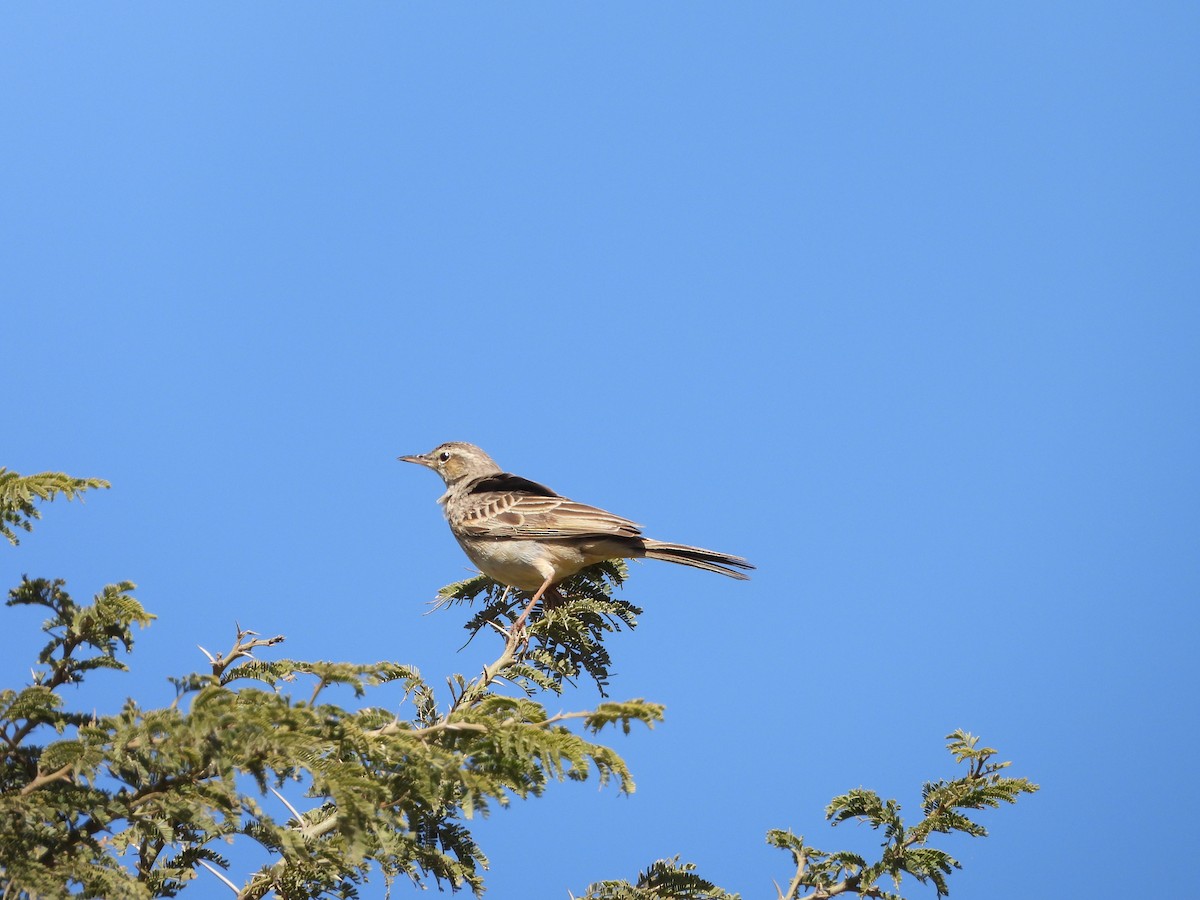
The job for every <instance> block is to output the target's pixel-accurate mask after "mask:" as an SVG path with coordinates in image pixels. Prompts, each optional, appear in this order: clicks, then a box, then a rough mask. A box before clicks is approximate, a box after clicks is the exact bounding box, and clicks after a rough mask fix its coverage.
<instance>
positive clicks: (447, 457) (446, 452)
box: [438, 450, 450, 462]
mask: <svg viewBox="0 0 1200 900" xmlns="http://www.w3.org/2000/svg"><path fill="white" fill-rule="evenodd" d="M438 459H439V460H441V461H442V462H449V461H450V451H449V450H443V451H442V452H441V453H439V454H438Z"/></svg>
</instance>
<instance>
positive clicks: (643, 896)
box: [579, 856, 741, 900]
mask: <svg viewBox="0 0 1200 900" xmlns="http://www.w3.org/2000/svg"><path fill="white" fill-rule="evenodd" d="M579 900H741V895H740V894H730V893H728V892H726V891H723V890H721V889H720V888H719V887H717V886H716V885H715V884H713V883H712V882H711V881H707V880H705V879H703V878H701V877H700V876H699V875H697V874H696V866H695V864H694V863H681V862H680V861H679V857H678V856H676V857H675V858H674V859H660V860H658V861H657V862H653V863H651V864H650V865H649V866H647V867H646V871H645V872H639V873H638V877H637V881H635V882H634V883H633V884H630V883H629V882H627V881H600V882H597V883H596V884H592V885H588V889H587V893H586V894H584V895H583V896H582V897H581V898H579Z"/></svg>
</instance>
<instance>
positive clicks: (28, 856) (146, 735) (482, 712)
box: [0, 470, 1036, 900]
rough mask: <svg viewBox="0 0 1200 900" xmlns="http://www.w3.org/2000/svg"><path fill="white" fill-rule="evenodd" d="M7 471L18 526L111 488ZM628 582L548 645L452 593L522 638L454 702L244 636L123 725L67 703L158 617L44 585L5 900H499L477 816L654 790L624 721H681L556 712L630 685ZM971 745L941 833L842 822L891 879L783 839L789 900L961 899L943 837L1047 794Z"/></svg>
mask: <svg viewBox="0 0 1200 900" xmlns="http://www.w3.org/2000/svg"><path fill="white" fill-rule="evenodd" d="M0 474H3V475H5V476H6V480H5V481H4V484H5V490H4V493H2V494H0V513H2V514H3V521H4V522H5V523H9V524H16V525H19V526H20V527H23V528H25V529H26V530H28V526H29V523H30V522H31V521H32V520H33V519H35V518H36V517H37V516H36V510H32V512H31V507H29V503H31V502H32V499H33V498H36V499H43V500H48V499H51V498H52V497H53V496H54V495H55V494H64V495H66V496H68V497H70V496H73V495H74V493H77V492H78V491H80V490H84V489H86V488H88V487H96V486H102V485H103V484H104V483H103V482H100V481H99V480H96V479H69V478H67V477H66V476H60V475H54V476H46V475H39V476H30V478H29V479H25V480H24V481H32V484H29V483H23V480H22V479H21V477H20V476H13V475H12V473H7V472H6V471H5V470H0ZM22 523H23V524H22ZM10 539H11V536H10ZM14 543H15V540H14ZM624 575H625V569H624V567H623V564H621V563H619V562H614V563H604V564H601V565H600V566H596V567H593V568H592V569H589V570H586V571H585V572H581V573H580V574H579V575H578V576H576V578H575V579H573V580H571V581H568V582H566V583H564V584H563V585H561V586H560V588H559V594H558V596H556V597H554V598H553V599H551V601H550V602H548V603H547V604H545V606H543V607H539V608H538V609H535V610H533V611H532V614H531V615H530V616H529V618H528V622H527V624H526V625H525V626H524V627H519V626H518V624H517V623H518V622H519V620H520V618H521V615H522V613H523V612H524V609H525V605H526V603H527V600H528V598H527V596H526V595H521V594H520V593H519V592H512V591H509V590H508V589H506V588H503V587H502V586H500V585H497V584H495V583H494V582H491V581H489V580H488V579H486V578H482V577H480V578H472V579H468V580H466V581H463V582H459V583H458V584H454V585H450V586H448V587H447V588H444V589H443V590H442V592H441V595H440V601H439V602H440V604H442V605H447V606H450V605H456V604H478V608H477V609H476V611H475V612H474V613H473V615H472V617H471V618H470V620H469V621H468V622H467V625H466V628H467V630H468V631H469V632H470V635H471V638H472V639H473V638H474V637H475V636H477V635H478V634H480V633H481V632H482V633H485V634H489V635H491V634H495V635H498V636H499V638H500V639H501V650H500V655H499V657H498V658H497V659H496V660H495V661H493V662H492V663H489V664H487V665H485V666H484V667H483V669H482V671H481V672H480V673H479V674H478V675H476V676H475V677H473V678H467V677H465V676H462V675H454V676H452V677H451V678H449V679H448V681H447V691H446V692H445V694H444V696H443V697H441V698H440V699H439V697H438V692H436V691H435V689H434V688H433V686H432V685H430V684H429V683H428V682H427V681H425V680H424V679H423V678H422V676H421V675H420V673H419V672H417V671H416V670H415V669H414V668H412V667H411V666H405V665H401V664H399V663H394V662H388V661H383V662H376V663H368V664H357V663H340V662H328V661H315V662H314V661H301V660H290V659H277V658H276V659H268V658H259V656H258V654H259V653H260V652H262V651H264V650H266V649H268V648H274V647H277V646H278V645H280V644H281V643H282V642H283V637H282V636H276V637H269V638H264V637H261V636H259V635H258V634H256V633H254V632H251V631H248V630H245V629H242V628H241V627H240V626H239V627H238V629H237V634H236V637H235V640H234V642H233V645H232V646H231V647H230V648H229V649H228V650H226V651H224V652H220V653H211V652H209V651H204V652H205V653H206V654H207V666H205V667H204V668H203V669H202V670H201V671H196V672H190V673H185V674H183V675H180V676H179V677H176V678H173V679H172V682H173V684H174V686H175V699H174V701H173V702H172V703H171V704H170V705H169V706H166V707H163V708H144V707H143V706H141V705H140V704H138V703H137V702H136V701H135V700H133V699H130V700H127V701H126V702H125V704H124V706H123V707H122V708H121V709H120V710H119V711H118V712H116V713H112V714H104V715H101V714H99V713H96V712H88V711H83V710H78V709H71V708H70V705H69V704H68V702H67V699H66V698H65V697H64V696H63V693H62V689H63V688H64V687H65V686H67V685H71V684H75V683H78V682H80V681H82V680H83V679H84V678H85V677H86V676H88V675H89V674H90V673H91V672H93V671H95V670H97V669H113V670H117V671H123V670H125V668H126V666H125V663H124V662H123V661H122V660H121V659H120V658H119V654H122V653H129V652H131V651H132V649H133V646H134V630H135V629H136V628H139V627H144V626H147V625H149V624H150V623H151V621H152V620H153V619H154V616H153V615H151V614H150V613H149V612H147V611H146V610H145V609H144V608H143V607H142V606H141V604H140V603H139V602H138V601H137V600H136V599H135V598H134V597H133V596H132V593H131V592H132V591H133V589H134V586H133V585H132V584H130V583H128V582H122V583H119V584H115V585H109V586H107V587H105V588H103V589H102V590H101V591H100V592H99V593H98V594H96V595H95V596H94V597H93V598H92V600H91V601H90V602H87V603H77V602H76V601H75V600H74V599H73V598H72V597H71V596H70V594H69V593H68V592H67V591H66V586H65V584H64V583H63V582H62V581H61V580H47V579H39V578H35V579H30V578H28V577H26V578H24V579H22V582H21V584H20V585H18V586H17V587H16V588H14V589H13V590H11V591H10V592H9V598H8V605H9V606H24V607H33V608H38V609H41V610H44V612H45V614H46V616H47V618H46V620H45V622H44V624H43V626H42V627H43V631H44V632H45V634H46V636H47V638H48V640H47V643H46V644H45V645H44V646H43V648H42V650H41V651H40V653H38V655H37V662H36V666H35V668H34V670H33V676H32V679H31V682H30V683H29V684H28V685H26V686H25V687H23V688H21V689H6V690H3V691H0V900H10V898H57V897H62V896H66V895H67V894H68V893H69V894H70V895H73V896H80V897H103V898H109V900H123V898H131V900H132V898H137V900H143V898H152V897H173V896H175V895H177V894H178V893H179V892H180V891H181V890H182V889H183V888H184V887H185V886H187V885H188V884H189V883H190V882H192V881H194V880H195V879H196V878H197V877H205V878H211V879H217V880H220V881H222V882H224V884H225V885H226V887H227V888H228V889H229V890H231V891H232V892H233V893H234V894H235V895H236V896H237V897H238V898H245V900H252V898H263V897H267V896H278V897H281V898H285V900H307V898H317V897H356V896H358V890H359V888H360V886H361V885H362V884H363V883H364V881H366V880H367V878H368V877H369V876H370V875H371V874H372V872H377V873H379V874H380V875H381V876H382V877H383V878H384V880H385V881H386V882H387V883H388V884H389V885H391V884H392V883H393V882H394V881H396V880H398V879H409V880H411V881H412V882H415V883H417V884H425V883H427V882H428V881H436V882H437V883H438V884H440V885H447V886H449V887H450V888H452V889H455V890H457V889H459V888H468V889H470V890H472V891H473V892H475V893H476V894H480V893H482V891H483V886H484V885H483V876H482V873H483V870H484V869H485V868H486V866H487V858H486V856H485V855H484V852H483V850H482V848H480V847H479V846H478V844H477V843H476V842H475V839H474V837H473V836H472V834H471V831H470V829H469V824H470V822H471V820H472V818H473V817H474V816H476V815H480V814H487V813H488V812H489V811H490V810H492V809H494V808H496V807H503V806H505V805H507V804H508V803H510V802H511V801H512V800H513V799H514V798H517V799H524V798H530V797H536V796H539V795H540V794H541V793H542V792H543V791H544V790H545V789H546V788H547V786H548V785H549V784H550V783H552V782H555V781H565V780H583V779H586V778H588V777H591V776H592V775H595V776H596V777H598V778H599V780H600V782H601V783H608V782H612V783H614V784H615V785H616V786H617V787H618V789H619V790H621V791H624V792H631V791H632V790H633V789H634V783H633V779H632V776H631V774H630V772H629V770H628V768H627V767H626V765H625V762H624V761H623V760H622V759H621V757H620V756H619V755H618V754H617V753H616V752H615V751H613V750H612V749H611V748H610V747H607V746H605V745H603V744H600V743H598V742H596V740H595V738H596V737H597V735H599V733H600V732H601V731H603V730H604V729H605V728H608V727H610V726H616V727H619V728H621V729H622V730H624V731H625V732H628V731H629V730H630V728H631V727H632V725H633V724H634V723H637V722H641V723H643V724H645V725H647V726H653V725H654V723H655V722H658V721H659V720H661V718H662V715H663V709H662V707H661V706H659V705H657V704H654V703H650V702H647V701H645V700H642V699H632V700H627V701H621V702H617V701H612V700H607V699H606V700H603V701H602V702H600V703H598V704H596V705H595V706H594V707H593V708H591V709H586V710H581V711H578V712H566V713H557V714H553V715H552V714H550V713H549V712H548V711H547V709H546V707H545V706H544V705H543V703H541V702H540V701H539V699H538V697H539V696H545V695H549V696H553V697H557V696H558V695H560V694H562V693H563V692H564V690H565V686H566V685H568V684H572V683H573V682H574V681H575V680H576V679H578V678H581V677H584V678H588V679H590V680H592V681H593V682H594V683H595V684H596V685H597V687H598V688H599V690H600V692H601V694H602V695H604V692H605V688H606V687H607V686H608V685H609V681H610V669H611V658H610V656H609V653H608V650H607V648H606V647H605V643H604V642H605V639H606V638H607V637H608V636H610V635H611V634H612V633H613V632H615V631H618V630H621V629H632V628H634V627H635V626H636V624H637V618H636V617H637V616H638V615H639V614H640V613H641V610H639V609H638V608H637V607H635V606H633V605H632V604H630V603H628V602H625V601H622V600H619V599H617V598H615V597H614V596H613V591H614V589H615V588H616V587H617V586H619V585H620V583H621V581H622V580H623V578H624ZM469 642H470V639H469V640H468V643H469ZM389 684H391V685H399V686H401V687H402V693H403V700H402V702H401V704H400V708H401V711H402V713H403V714H402V715H398V714H397V712H396V711H395V710H393V709H388V708H385V707H383V706H380V705H369V704H367V703H366V702H365V701H368V700H370V699H371V697H372V696H373V693H374V692H376V691H377V689H379V688H380V687H382V686H383V685H389ZM333 685H340V686H344V687H347V688H349V689H350V690H351V691H352V692H353V694H354V696H355V698H356V700H358V701H364V702H361V703H360V704H359V705H356V706H355V707H353V708H348V707H346V706H342V705H339V704H336V703H333V702H329V701H328V700H327V699H325V696H326V695H325V691H326V688H328V687H330V686H333ZM950 740H951V743H950V749H951V752H952V753H954V755H955V757H956V758H957V759H958V760H959V761H960V762H963V763H965V764H966V765H967V773H966V774H965V775H963V776H962V777H960V778H958V779H954V780H949V781H938V782H934V783H930V784H927V785H926V786H925V791H924V805H923V811H924V818H923V819H922V820H921V821H920V822H919V823H917V824H916V825H914V826H912V827H907V828H906V827H905V826H904V824H903V823H902V822H901V820H900V818H899V806H898V805H897V804H896V803H895V801H891V800H888V801H884V800H881V799H880V798H879V797H878V796H877V795H875V794H874V793H872V792H870V791H864V790H856V791H851V792H850V793H848V794H846V795H844V796H842V797H838V798H836V799H835V800H834V801H833V803H832V804H831V805H830V807H829V809H828V811H827V815H828V817H829V818H830V819H831V820H832V821H833V822H834V824H837V823H839V822H843V821H846V820H848V819H857V820H862V821H865V822H868V823H869V824H870V825H871V826H872V827H874V828H877V829H880V830H882V832H883V834H884V838H885V839H884V843H883V850H882V854H881V858H880V859H879V860H878V861H875V862H870V863H869V862H867V860H865V859H864V858H862V857H861V856H857V855H854V854H850V853H845V852H839V853H826V852H824V851H820V850H816V849H813V848H811V847H807V846H806V845H805V844H804V841H803V839H802V838H799V837H796V836H794V835H792V834H791V833H790V832H779V831H773V832H771V833H770V834H769V835H768V841H769V842H770V843H772V844H774V845H775V846H777V847H780V848H782V849H785V850H787V851H789V852H790V853H791V854H792V856H793V860H794V862H795V863H796V875H795V877H794V878H793V881H792V883H791V885H790V886H789V888H788V890H787V892H786V893H785V892H784V891H783V890H782V889H781V890H779V896H780V897H781V898H786V900H798V898H800V897H801V896H806V897H813V898H823V897H830V896H834V895H835V894H838V893H844V892H852V893H858V894H861V895H863V896H874V897H894V896H898V895H896V894H890V893H885V892H883V890H882V889H881V888H880V887H879V882H880V880H881V879H883V878H885V877H890V878H891V879H892V880H893V882H894V884H895V885H896V886H897V887H898V885H899V880H900V877H901V875H902V874H910V875H912V876H914V877H915V878H916V879H917V880H918V881H920V882H929V883H932V884H933V886H934V887H935V889H936V891H937V893H938V894H939V895H940V894H944V893H945V892H946V885H945V875H946V874H947V873H948V872H949V871H950V870H951V869H953V868H956V867H957V866H958V863H957V862H956V861H955V860H953V859H952V858H950V857H949V856H948V855H947V854H945V853H943V852H941V851H939V850H936V849H933V848H931V847H929V846H928V844H927V841H928V839H929V838H930V837H931V836H932V835H934V834H937V833H946V832H951V831H958V832H963V833H966V834H971V835H975V836H982V835H983V834H985V832H984V830H983V828H982V826H980V825H978V824H977V823H976V822H974V821H973V820H971V819H969V818H967V816H966V815H965V813H964V811H965V810H977V809H982V808H984V807H987V806H997V805H999V804H1001V803H1011V802H1014V801H1015V800H1016V799H1017V797H1018V795H1019V794H1021V793H1027V792H1032V791H1034V790H1036V786H1035V785H1031V784H1030V783H1029V782H1027V781H1025V780H1024V779H1012V778H1007V777H1005V776H1004V775H1002V774H1001V772H1002V770H1003V769H1004V767H1005V766H1007V765H1008V764H1007V763H995V762H992V757H993V755H994V752H995V751H994V750H992V749H990V748H979V747H978V746H977V743H976V740H975V738H973V737H971V736H970V735H967V734H964V733H962V732H955V733H954V734H953V735H951V736H950ZM272 796H273V797H274V798H276V800H277V801H278V804H276V803H275V802H274V801H270V800H269V799H268V798H269V797H272ZM301 796H303V800H301V799H300V798H301ZM289 798H290V799H289ZM300 807H303V809H301V808H300ZM281 808H282V809H286V810H287V814H286V815H282V814H279V813H278V810H279V809H281ZM272 810H276V813H274V814H273V813H272ZM238 842H250V843H252V844H254V845H257V846H258V847H259V848H261V850H262V851H264V852H265V854H266V855H267V857H268V859H269V860H270V862H268V863H267V864H266V865H264V866H263V867H262V868H261V869H259V870H258V871H257V872H254V873H252V874H249V875H246V876H237V877H235V876H232V875H231V873H230V860H229V858H228V856H226V855H225V854H226V853H228V846H229V845H231V844H236V843H238ZM806 890H807V891H811V893H808V894H803V893H802V892H803V891H806ZM586 897H588V898H591V900H602V898H603V900H654V898H688V900H702V898H705V900H736V897H737V895H734V894H729V893H727V892H725V891H723V890H721V889H720V888H718V887H716V886H715V885H713V884H712V883H711V882H709V881H707V880H705V879H704V878H702V877H701V876H700V875H698V874H697V873H696V871H695V867H694V866H692V865H691V864H690V863H681V862H680V861H679V859H678V858H675V859H669V860H659V861H658V862H655V863H654V864H652V865H651V866H650V867H648V868H647V870H646V871H645V872H643V873H642V874H641V875H640V876H639V877H638V878H637V879H636V881H635V882H634V883H629V882H624V881H608V882H602V883H599V884H594V885H592V886H591V887H590V888H589V889H588V892H587V894H586Z"/></svg>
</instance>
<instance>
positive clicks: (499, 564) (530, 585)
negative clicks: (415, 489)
mask: <svg viewBox="0 0 1200 900" xmlns="http://www.w3.org/2000/svg"><path fill="white" fill-rule="evenodd" d="M399 459H401V460H403V461H404V462H410V463H417V464H418V465H422V466H427V467H428V468H430V469H433V471H435V472H437V473H438V474H439V475H440V476H442V480H443V481H445V482H446V488H447V490H446V493H444V494H442V496H441V497H440V498H439V499H438V503H440V504H442V507H443V508H444V512H445V514H446V520H447V521H448V522H449V523H450V531H451V532H453V534H454V537H455V538H456V539H457V540H458V543H459V545H460V546H461V547H462V548H463V551H464V552H465V553H466V554H467V556H468V557H470V559H471V562H473V563H475V565H476V566H478V567H479V570H480V571H481V572H483V574H485V575H487V576H488V577H489V578H492V579H494V580H495V581H498V582H500V583H501V584H507V585H510V586H512V587H515V588H519V589H520V590H523V591H533V592H534V595H533V599H531V600H530V601H529V605H528V607H527V608H526V610H525V614H524V615H522V616H521V619H520V620H518V621H523V620H524V619H525V616H526V615H528V613H529V611H530V610H532V609H533V607H534V605H535V604H536V603H537V602H538V600H540V599H541V598H542V596H543V595H544V594H545V593H546V591H548V590H550V588H552V587H553V586H554V585H556V584H558V583H559V582H560V581H562V580H563V579H564V578H568V577H570V576H571V575H574V574H575V573H576V572H578V571H579V570H580V569H582V568H584V567H585V566H590V565H592V564H593V563H597V562H600V561H601V560H605V559H641V558H643V557H646V558H649V559H665V560H666V561H667V562H673V563H682V564H683V565H685V566H695V567H696V568H698V569H707V570H708V571H709V572H720V573H721V574H722V575H728V576H729V577H730V578H740V579H743V580H745V579H746V578H747V577H748V576H746V575H744V574H742V573H741V572H739V571H737V569H753V568H754V566H752V565H750V563H748V562H746V560H744V559H742V558H741V557H740V556H731V555H730V554H728V553H718V552H717V551H715V550H704V549H702V548H700V547H689V546H688V545H686V544H669V543H666V542H664V541H655V540H651V539H650V538H647V537H642V532H641V529H640V528H639V526H638V525H636V524H635V523H633V522H631V521H629V520H628V519H624V518H622V517H621V516H617V515H614V514H612V513H610V512H606V511H604V510H602V509H597V508H596V507H594V506H586V505H584V504H583V503H576V502H575V501H574V500H568V499H567V498H566V497H561V496H559V495H558V494H556V493H555V492H554V491H552V490H550V488H548V487H546V486H545V485H542V484H538V483H537V482H535V481H529V480H527V479H525V478H521V477H519V476H517V475H510V474H509V473H507V472H504V471H501V469H500V467H499V466H498V465H496V462H495V460H493V459H492V458H491V457H490V456H488V455H487V454H486V453H484V452H483V451H482V450H480V449H479V448H478V447H476V446H475V445H474V444H467V443H463V442H462V441H450V442H449V443H446V444H442V445H441V446H440V447H436V448H434V449H433V450H431V451H430V452H428V453H426V454H424V455H423V456H401V457H399ZM731 567H733V568H731Z"/></svg>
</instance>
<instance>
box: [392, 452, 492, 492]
mask: <svg viewBox="0 0 1200 900" xmlns="http://www.w3.org/2000/svg"><path fill="white" fill-rule="evenodd" d="M396 458H397V459H399V460H400V461H401V462H410V463H416V464H417V465H419V466H425V467H427V468H430V469H433V471H435V472H437V473H438V474H439V475H441V476H442V481H444V482H446V485H447V486H450V485H453V484H455V483H456V482H459V481H464V480H471V479H475V478H479V477H481V476H483V475H494V474H496V473H498V472H499V471H500V467H499V466H498V465H496V461H495V460H494V459H492V458H491V457H490V456H488V455H487V454H486V453H484V452H483V451H482V450H480V449H479V448H478V447H476V446H475V445H474V444H468V443H466V442H465V441H447V442H446V443H445V444H441V445H439V446H437V447H434V448H433V449H432V450H430V451H429V452H428V453H424V454H421V455H419V456H398V457H396Z"/></svg>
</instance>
